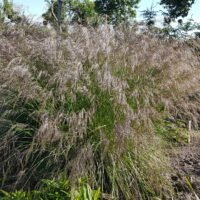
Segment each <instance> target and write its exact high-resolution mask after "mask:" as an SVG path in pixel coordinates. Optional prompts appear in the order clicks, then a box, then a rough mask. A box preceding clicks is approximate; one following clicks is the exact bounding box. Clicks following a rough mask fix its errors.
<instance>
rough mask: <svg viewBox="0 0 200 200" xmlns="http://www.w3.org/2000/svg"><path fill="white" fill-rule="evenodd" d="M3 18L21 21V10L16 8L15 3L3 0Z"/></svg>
mask: <svg viewBox="0 0 200 200" xmlns="http://www.w3.org/2000/svg"><path fill="white" fill-rule="evenodd" d="M0 12H1V14H0V16H1V19H2V20H3V21H4V19H5V17H7V18H8V19H10V21H11V22H16V23H18V22H20V21H21V20H22V17H21V16H20V14H19V12H17V11H16V10H15V9H14V6H13V3H11V2H10V1H9V0H3V5H1V11H0Z"/></svg>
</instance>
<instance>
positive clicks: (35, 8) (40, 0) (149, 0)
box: [0, 0, 200, 22]
mask: <svg viewBox="0 0 200 200" xmlns="http://www.w3.org/2000/svg"><path fill="white" fill-rule="evenodd" d="M12 1H13V3H14V4H16V5H18V6H19V7H20V8H21V9H22V10H24V11H25V13H26V14H29V15H32V16H35V18H40V16H41V14H42V13H43V12H44V11H45V8H46V3H45V1H44V0H12ZM0 2H2V0H0ZM152 4H153V5H154V6H155V10H160V9H161V7H160V6H159V0H141V2H140V4H139V8H138V12H137V15H138V19H140V16H141V13H140V11H142V10H145V9H147V8H150V7H151V5H152ZM188 17H189V18H190V17H192V18H193V19H194V20H195V21H198V22H200V0H196V2H195V4H194V5H193V6H192V9H191V11H190V13H189V15H188Z"/></svg>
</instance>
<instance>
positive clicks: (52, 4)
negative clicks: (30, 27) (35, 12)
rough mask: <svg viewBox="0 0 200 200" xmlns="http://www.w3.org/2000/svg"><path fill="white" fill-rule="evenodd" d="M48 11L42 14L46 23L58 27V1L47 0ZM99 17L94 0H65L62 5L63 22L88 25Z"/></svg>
mask: <svg viewBox="0 0 200 200" xmlns="http://www.w3.org/2000/svg"><path fill="white" fill-rule="evenodd" d="M46 2H47V4H48V9H47V11H46V12H45V13H44V14H43V15H42V17H43V18H44V20H45V24H46V23H50V24H51V25H52V26H54V27H56V26H57V25H58V19H57V15H58V1H57V0H51V1H49V0H46ZM96 18H97V13H96V12H95V9H94V2H93V1H92V0H64V1H63V5H62V13H61V22H67V21H68V22H69V23H78V24H83V25H87V24H89V23H93V22H94V21H95V19H96Z"/></svg>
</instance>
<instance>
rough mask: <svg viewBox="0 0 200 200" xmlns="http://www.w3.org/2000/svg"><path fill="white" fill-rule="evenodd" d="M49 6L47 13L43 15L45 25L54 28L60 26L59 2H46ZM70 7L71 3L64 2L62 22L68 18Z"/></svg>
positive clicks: (65, 0)
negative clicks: (58, 17)
mask: <svg viewBox="0 0 200 200" xmlns="http://www.w3.org/2000/svg"><path fill="white" fill-rule="evenodd" d="M45 2H46V3H47V5H48V8H47V11H46V12H45V13H44V14H42V17H43V18H44V24H47V23H49V24H51V25H52V26H53V27H56V26H58V19H57V16H58V1H57V0H45ZM68 6H69V1H68V0H64V1H63V8H62V12H61V19H60V21H61V22H63V21H64V20H65V19H66V18H67V10H68V9H67V8H68Z"/></svg>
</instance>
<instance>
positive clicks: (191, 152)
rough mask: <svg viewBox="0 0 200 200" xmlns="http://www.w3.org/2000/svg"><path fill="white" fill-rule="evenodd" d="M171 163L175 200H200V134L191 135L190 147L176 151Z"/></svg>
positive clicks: (183, 147)
mask: <svg viewBox="0 0 200 200" xmlns="http://www.w3.org/2000/svg"><path fill="white" fill-rule="evenodd" d="M171 163H172V167H173V168H174V169H175V170H174V171H175V173H174V174H173V175H172V177H171V179H172V182H173V186H174V189H175V191H176V197H175V198H174V200H200V132H195V133H193V134H192V135H191V142H190V143H189V144H188V145H185V146H182V147H179V148H178V149H176V150H175V153H174V154H173V156H172V158H171Z"/></svg>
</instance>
